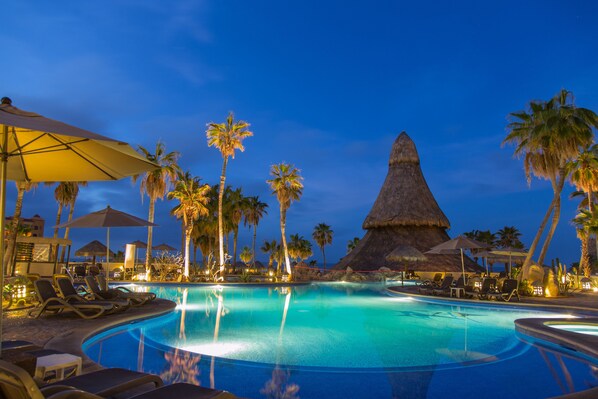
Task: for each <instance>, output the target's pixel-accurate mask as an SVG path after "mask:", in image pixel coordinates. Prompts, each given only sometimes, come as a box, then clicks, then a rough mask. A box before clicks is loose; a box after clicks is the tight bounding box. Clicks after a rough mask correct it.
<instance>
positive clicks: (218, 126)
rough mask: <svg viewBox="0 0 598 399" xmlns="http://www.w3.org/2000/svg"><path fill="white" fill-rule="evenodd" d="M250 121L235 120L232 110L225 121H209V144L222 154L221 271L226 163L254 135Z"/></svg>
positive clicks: (219, 237) (220, 195) (219, 216)
mask: <svg viewBox="0 0 598 399" xmlns="http://www.w3.org/2000/svg"><path fill="white" fill-rule="evenodd" d="M248 128H249V123H247V122H245V121H238V122H234V116H233V113H232V112H230V113H229V114H228V117H227V118H226V122H225V123H213V122H210V123H208V129H207V130H206V135H207V138H208V146H209V147H212V146H213V147H216V148H218V150H219V151H220V153H221V154H222V173H221V174H220V186H219V188H218V242H219V262H220V271H221V272H222V273H223V272H224V228H223V225H222V199H223V197H224V188H225V185H224V183H225V181H226V164H227V163H228V158H229V157H232V158H233V159H234V158H235V151H236V150H239V151H241V152H242V151H244V150H245V147H243V140H244V139H245V138H247V137H251V136H253V133H252V132H250V131H249V130H247V129H248Z"/></svg>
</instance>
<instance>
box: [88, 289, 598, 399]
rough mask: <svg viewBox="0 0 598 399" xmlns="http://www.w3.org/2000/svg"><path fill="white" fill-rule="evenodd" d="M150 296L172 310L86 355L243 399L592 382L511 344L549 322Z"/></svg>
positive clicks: (544, 389) (325, 303) (429, 310)
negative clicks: (521, 325)
mask: <svg viewBox="0 0 598 399" xmlns="http://www.w3.org/2000/svg"><path fill="white" fill-rule="evenodd" d="M150 289H151V290H152V291H153V292H156V293H157V294H158V295H159V296H160V297H162V298H167V299H171V300H173V301H175V302H177V303H178V304H179V306H178V307H177V310H176V312H173V313H172V314H169V315H166V316H162V317H159V318H155V319H151V320H145V321H141V322H139V323H134V324H129V325H126V326H121V327H118V328H116V329H112V330H109V331H106V332H104V333H102V334H100V335H98V336H96V337H93V338H92V339H90V340H89V341H87V342H86V343H85V345H84V350H85V352H86V353H87V355H88V356H90V357H91V358H92V359H93V360H94V361H97V362H98V363H100V364H102V365H104V366H109V367H117V366H118V367H125V368H130V369H136V370H142V371H146V372H152V373H156V374H159V375H161V376H162V377H163V378H164V379H165V380H166V381H169V382H175V381H176V382H180V381H187V382H192V383H196V384H200V385H204V386H212V387H216V388H218V389H226V390H229V391H231V392H233V393H235V394H237V395H239V396H242V397H247V398H275V397H282V396H280V395H281V394H282V393H284V392H286V393H287V396H286V397H287V398H289V399H291V398H295V397H301V398H320V397H328V398H341V397H342V398H390V397H401V398H421V397H429V398H434V397H441V396H442V397H460V398H463V397H465V398H466V397H475V398H478V397H480V396H482V397H484V398H491V397H497V398H504V397H505V396H511V397H526V398H545V397H549V396H555V395H560V394H564V393H567V392H570V391H577V390H582V389H587V388H590V387H592V386H596V385H598V371H597V370H598V368H597V367H598V365H597V364H595V363H592V362H591V361H589V360H587V359H580V358H576V357H575V356H573V355H572V354H569V353H565V352H560V351H556V350H555V349H554V347H552V346H543V345H541V344H540V345H530V344H528V343H526V342H523V341H522V340H520V339H519V338H518V336H517V333H516V332H515V328H514V324H513V321H514V320H515V319H518V318H525V317H550V316H551V315H552V316H557V315H556V314H550V313H545V312H538V311H537V310H534V311H529V310H522V309H516V308H511V307H510V308H504V307H500V308H498V307H489V306H475V305H474V306H460V305H459V306H457V305H454V304H448V303H443V302H425V301H420V300H414V299H412V298H411V297H408V296H391V295H388V292H387V291H386V290H385V287H384V286H383V285H380V284H361V285H360V284H348V283H328V284H310V285H298V286H292V287H242V286H238V287H230V286H227V287H218V286H210V287H206V286H202V287H197V286H191V285H189V286H180V287H176V288H175V287H172V286H168V287H165V286H151V287H150ZM558 316H560V317H563V314H560V315H558Z"/></svg>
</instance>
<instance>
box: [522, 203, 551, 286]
mask: <svg viewBox="0 0 598 399" xmlns="http://www.w3.org/2000/svg"><path fill="white" fill-rule="evenodd" d="M554 203H555V198H554V197H553V198H552V201H551V202H550V206H549V207H548V209H547V210H546V214H545V215H544V219H542V223H540V227H539V228H538V231H537V232H536V236H535V237H534V241H532V245H530V247H529V251H528V253H527V256H526V257H525V261H524V262H523V266H522V269H524V268H527V267H529V266H530V264H531V263H532V257H533V256H534V252H536V247H537V246H538V243H539V242H540V238H541V237H542V233H544V229H545V228H546V224H547V223H548V219H549V218H550V215H551V214H552V210H553V209H554ZM519 275H520V276H521V274H519Z"/></svg>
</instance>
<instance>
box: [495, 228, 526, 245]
mask: <svg viewBox="0 0 598 399" xmlns="http://www.w3.org/2000/svg"><path fill="white" fill-rule="evenodd" d="M496 235H497V236H498V238H497V239H496V241H495V244H496V246H497V247H499V248H509V247H510V248H520V249H523V247H524V245H523V243H522V242H521V240H520V239H519V237H521V232H519V230H518V229H517V228H516V227H515V226H505V227H503V228H502V229H500V230H498V231H497V232H496Z"/></svg>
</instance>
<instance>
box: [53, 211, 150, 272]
mask: <svg viewBox="0 0 598 399" xmlns="http://www.w3.org/2000/svg"><path fill="white" fill-rule="evenodd" d="M147 226H154V227H155V226H157V224H155V223H152V222H150V221H148V220H145V219H141V218H138V217H137V216H133V215H131V214H128V213H125V212H122V211H118V210H116V209H112V208H110V206H107V207H106V208H105V209H102V210H100V211H96V212H92V213H88V214H87V215H84V216H81V217H78V218H77V219H74V220H72V221H70V222H67V223H62V224H59V225H58V226H55V227H58V228H63V227H71V228H72V227H82V228H94V227H105V228H106V263H107V264H108V266H107V269H108V270H107V271H106V273H107V274H106V282H107V281H108V278H109V276H110V228H111V227H147Z"/></svg>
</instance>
